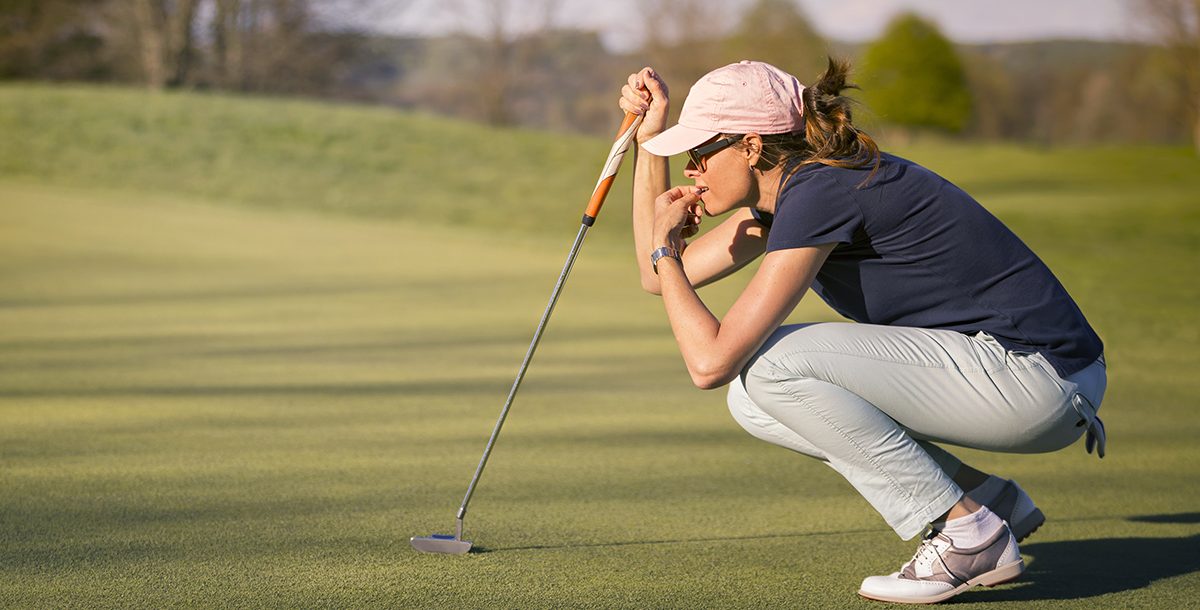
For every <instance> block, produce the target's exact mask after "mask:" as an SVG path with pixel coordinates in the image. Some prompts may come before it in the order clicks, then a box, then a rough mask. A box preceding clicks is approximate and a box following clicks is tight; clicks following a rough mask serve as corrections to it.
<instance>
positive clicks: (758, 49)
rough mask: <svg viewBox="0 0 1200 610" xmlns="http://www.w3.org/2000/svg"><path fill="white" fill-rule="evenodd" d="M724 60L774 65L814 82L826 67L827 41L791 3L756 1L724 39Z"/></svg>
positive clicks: (767, 0) (768, 0)
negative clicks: (752, 61)
mask: <svg viewBox="0 0 1200 610" xmlns="http://www.w3.org/2000/svg"><path fill="white" fill-rule="evenodd" d="M723 51H724V53H725V57H726V58H727V59H729V60H730V62H733V61H740V60H743V59H754V60H758V61H765V62H767V63H769V64H772V65H775V66H777V67H779V68H780V69H782V70H783V71H785V72H788V73H790V74H792V75H795V76H796V78H799V79H800V82H802V83H811V82H813V81H814V80H816V77H817V75H818V74H820V72H821V71H822V70H823V69H824V68H825V58H826V55H827V54H828V50H827V48H826V43H825V40H824V39H823V38H822V37H821V35H820V34H819V33H818V32H817V31H816V29H815V28H813V26H812V24H811V23H810V22H809V20H808V18H807V17H805V15H804V13H803V12H802V11H801V10H800V7H799V6H798V5H797V3H796V2H793V1H792V0H756V2H754V4H752V5H750V7H749V8H748V9H747V10H746V12H745V13H743V14H742V17H741V20H740V21H739V23H738V26H737V27H736V28H735V29H734V31H733V32H732V33H730V34H729V36H727V37H726V38H725V40H724V45H723Z"/></svg>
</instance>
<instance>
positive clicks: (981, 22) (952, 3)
mask: <svg viewBox="0 0 1200 610" xmlns="http://www.w3.org/2000/svg"><path fill="white" fill-rule="evenodd" d="M481 1H483V2H489V3H496V2H501V3H503V2H507V3H508V5H510V6H512V7H514V9H516V10H514V11H513V12H514V13H518V14H524V15H526V17H524V19H522V18H521V17H517V18H515V20H514V22H513V24H512V28H513V29H514V30H519V29H521V28H522V27H523V26H522V24H521V21H525V22H526V24H530V25H531V24H532V23H533V22H534V21H533V20H535V18H534V17H530V15H534V14H539V13H538V10H537V7H539V6H544V5H546V3H547V2H549V3H551V4H553V5H556V6H557V13H556V16H555V19H554V21H555V23H556V24H558V25H565V26H571V27H579V28H583V29H590V30H598V31H600V32H602V33H603V34H604V40H605V42H606V43H607V44H608V45H609V46H610V47H612V48H613V49H615V50H629V49H632V48H635V47H636V46H638V45H639V44H640V42H641V41H642V39H643V37H644V36H645V35H646V32H645V31H644V28H641V27H639V24H637V23H636V20H630V19H629V15H636V7H637V6H638V1H639V0H410V2H411V5H410V6H409V8H408V9H407V10H405V11H403V12H402V13H400V14H397V15H390V16H383V15H381V16H380V18H379V19H378V20H377V21H376V23H375V25H376V26H377V27H379V28H380V29H383V30H385V31H391V32H395V33H420V34H435V33H441V32H445V31H448V30H452V29H456V28H459V29H461V28H462V27H464V26H465V27H468V28H470V27H471V23H478V22H480V21H482V20H480V19H469V18H468V19H464V17H463V15H464V14H465V13H469V12H470V11H469V10H464V9H469V8H471V7H473V6H476V5H477V3H478V2H481ZM747 1H748V0H714V2H721V3H722V4H734V3H737V2H741V3H743V4H744V3H746V2H747ZM799 2H800V4H801V6H802V8H803V10H804V12H805V14H806V15H807V16H808V18H809V19H810V20H811V21H812V22H813V24H814V25H815V26H816V28H817V30H818V31H819V32H821V34H822V35H824V36H825V37H827V38H833V39H837V40H844V41H851V42H862V41H869V40H873V39H874V38H875V37H877V36H878V35H879V34H880V32H882V31H883V28H884V27H885V26H886V25H887V23H888V21H889V20H890V19H891V18H892V17H893V16H895V15H896V14H897V13H899V12H902V11H915V12H917V13H919V14H921V15H922V16H924V17H926V18H928V19H931V20H933V21H934V22H936V23H937V24H938V26H939V27H940V28H941V29H942V32H943V33H944V34H946V35H947V36H948V37H950V38H951V39H952V40H955V41H957V42H963V43H982V42H1006V41H1024V40H1037V39H1045V38H1089V39H1101V40H1109V39H1127V38H1131V37H1134V35H1135V32H1134V30H1133V29H1132V27H1130V26H1127V25H1125V23H1124V22H1125V20H1126V18H1127V17H1128V16H1129V14H1130V12H1129V10H1128V8H1127V7H1128V6H1129V4H1130V0H799ZM493 5H494V4H493Z"/></svg>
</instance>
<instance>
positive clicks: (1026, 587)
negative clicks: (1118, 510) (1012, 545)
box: [962, 534, 1200, 601]
mask: <svg viewBox="0 0 1200 610" xmlns="http://www.w3.org/2000/svg"><path fill="white" fill-rule="evenodd" d="M1196 549H1200V534H1195V535H1192V536H1185V537H1181V538H1101V539H1097V540H1067V541H1063V542H1043V543H1034V544H1029V545H1026V546H1022V547H1021V553H1022V554H1024V555H1026V556H1028V557H1031V558H1032V559H1031V561H1030V562H1029V564H1028V567H1027V568H1026V570H1025V574H1024V575H1023V576H1022V578H1021V580H1022V582H1020V583H1019V584H1018V585H1017V586H1016V587H1014V588H1011V589H1004V590H999V591H987V590H983V591H979V590H975V591H971V592H969V593H967V594H966V595H964V596H963V597H962V600H963V601H1039V600H1040V601H1045V600H1072V599H1085V598H1089V597H1096V596H1099V595H1107V594H1109V593H1120V592H1123V591H1135V590H1138V589H1144V588H1146V587H1149V586H1150V585H1152V584H1154V583H1155V582H1156V581H1159V580H1163V579H1166V578H1172V577H1174V576H1183V575H1185V574H1191V573H1193V572H1196V571H1198V570H1200V553H1197V552H1196Z"/></svg>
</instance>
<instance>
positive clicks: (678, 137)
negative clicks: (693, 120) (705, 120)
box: [642, 125, 719, 157]
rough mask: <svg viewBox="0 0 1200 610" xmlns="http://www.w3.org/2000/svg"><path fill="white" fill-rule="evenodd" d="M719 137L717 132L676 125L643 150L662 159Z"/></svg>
mask: <svg viewBox="0 0 1200 610" xmlns="http://www.w3.org/2000/svg"><path fill="white" fill-rule="evenodd" d="M717 135H719V134H718V133H717V132H715V131H705V130H703V129H695V128H693V127H685V126H683V125H676V126H674V127H672V128H670V129H668V130H666V131H664V132H662V133H660V134H658V135H656V136H654V137H653V138H650V139H649V140H646V142H645V143H644V144H642V150H644V151H646V152H648V153H650V154H652V155H658V156H660V157H670V156H672V155H678V154H679V153H681V152H683V151H685V150H688V149H692V148H695V147H697V146H699V145H701V144H703V143H705V142H707V141H709V140H711V139H713V137H714V136H717Z"/></svg>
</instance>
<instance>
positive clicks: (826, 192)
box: [767, 171, 863, 252]
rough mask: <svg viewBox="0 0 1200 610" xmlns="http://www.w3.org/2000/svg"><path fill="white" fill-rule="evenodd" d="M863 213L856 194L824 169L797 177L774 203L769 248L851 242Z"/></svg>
mask: <svg viewBox="0 0 1200 610" xmlns="http://www.w3.org/2000/svg"><path fill="white" fill-rule="evenodd" d="M862 225H863V216H862V212H861V210H860V209H859V207H858V205H857V202H856V201H855V198H854V195H853V194H852V193H850V192H849V191H847V190H846V187H845V186H843V185H842V184H840V183H838V181H837V180H834V179H833V178H832V177H830V176H827V175H824V174H823V173H822V172H819V171H817V172H811V173H808V174H807V175H804V176H797V177H796V178H794V179H793V180H792V181H789V184H788V185H787V186H786V187H785V188H784V192H783V193H782V195H781V196H780V198H779V202H778V204H777V205H776V206H775V219H774V222H772V223H771V232H770V234H769V235H768V236H767V251H768V252H773V251H775V250H788V249H791V248H805V247H808V246H816V245H820V244H829V243H842V244H848V243H852V242H853V239H854V234H855V233H856V232H857V231H858V230H859V229H860V228H861V227H862Z"/></svg>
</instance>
